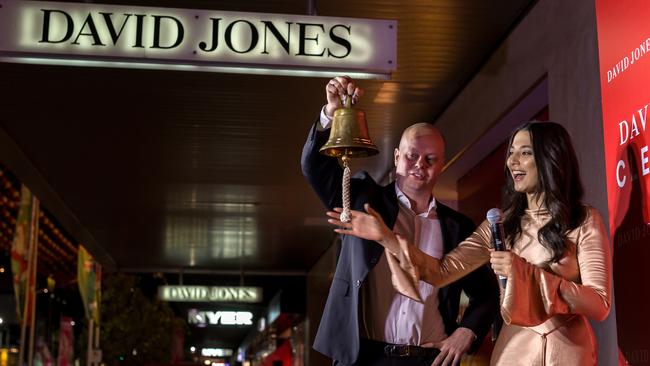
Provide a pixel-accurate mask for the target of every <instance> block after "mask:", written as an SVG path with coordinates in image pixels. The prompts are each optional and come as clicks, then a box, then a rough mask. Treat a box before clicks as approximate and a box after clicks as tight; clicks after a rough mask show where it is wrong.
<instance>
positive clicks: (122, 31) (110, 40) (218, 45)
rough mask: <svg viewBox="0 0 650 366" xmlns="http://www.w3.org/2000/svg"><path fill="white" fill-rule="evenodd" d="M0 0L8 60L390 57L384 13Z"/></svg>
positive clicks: (330, 65) (392, 44)
mask: <svg viewBox="0 0 650 366" xmlns="http://www.w3.org/2000/svg"><path fill="white" fill-rule="evenodd" d="M0 5H1V7H0V54H1V56H2V58H3V60H5V61H12V60H15V61H21V60H22V61H23V62H25V61H26V60H30V59H34V58H37V59H39V60H44V61H43V62H47V61H48V60H49V61H51V62H52V63H55V61H56V62H65V61H68V62H72V61H75V62H77V63H79V62H80V61H85V62H89V63H91V64H92V63H93V62H94V63H97V62H103V63H106V64H107V65H108V66H110V64H111V63H113V64H114V65H115V64H117V63H119V65H120V66H121V67H130V66H136V65H139V66H142V65H143V64H144V65H147V64H148V65H158V66H165V67H170V68H171V67H174V66H179V67H185V68H196V67H199V68H208V69H209V68H210V67H213V68H216V69H217V70H220V71H228V70H230V71H238V70H239V72H246V71H245V70H246V69H251V70H260V68H261V69H262V70H264V69H265V68H266V69H267V70H269V72H272V71H271V70H276V71H275V72H274V73H278V71H279V70H289V69H291V70H312V71H314V70H321V71H324V70H330V71H337V72H346V71H350V72H367V73H374V74H375V75H376V76H378V75H384V76H387V75H389V74H390V72H391V71H392V70H395V68H396V66H397V60H396V48H397V45H396V43H397V41H396V39H397V37H396V35H397V22H396V21H390V20H371V19H354V18H332V17H316V16H300V15H282V14H262V13H240V12H227V11H217V10H188V9H170V8H150V7H139V6H138V7H136V6H113V5H102V4H83V3H61V2H39V1H19V0H0ZM242 68H244V69H242ZM258 72H259V71H258Z"/></svg>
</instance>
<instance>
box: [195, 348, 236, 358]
mask: <svg viewBox="0 0 650 366" xmlns="http://www.w3.org/2000/svg"><path fill="white" fill-rule="evenodd" d="M201 356H204V357H230V356H232V350H231V349H227V348H202V349H201Z"/></svg>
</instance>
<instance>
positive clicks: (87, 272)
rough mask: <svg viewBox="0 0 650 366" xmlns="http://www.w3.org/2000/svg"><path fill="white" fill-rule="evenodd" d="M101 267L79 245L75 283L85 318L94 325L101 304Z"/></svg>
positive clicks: (97, 318)
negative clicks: (90, 320) (82, 304)
mask: <svg viewBox="0 0 650 366" xmlns="http://www.w3.org/2000/svg"><path fill="white" fill-rule="evenodd" d="M101 281H102V267H101V265H100V264H99V263H97V262H96V261H95V259H94V258H93V257H92V256H91V255H90V253H88V251H86V248H84V247H83V246H82V245H79V256H78V257H77V282H78V284H79V292H80V293H81V299H82V300H83V303H84V309H85V310H86V318H88V319H90V318H92V319H93V320H94V321H95V325H99V304H100V303H101V290H102V284H101Z"/></svg>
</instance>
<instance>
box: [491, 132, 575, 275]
mask: <svg viewBox="0 0 650 366" xmlns="http://www.w3.org/2000/svg"><path fill="white" fill-rule="evenodd" d="M519 131H528V132H529V133H530V138H531V142H532V144H533V155H534V158H535V164H536V165H537V176H538V182H537V192H536V193H535V194H536V195H537V198H542V197H543V201H542V203H543V207H546V209H547V210H548V211H549V213H550V216H551V219H550V221H549V222H548V223H547V224H546V225H544V226H543V227H542V228H541V229H540V230H539V232H538V240H539V242H540V243H541V244H542V245H543V246H544V247H546V248H547V249H549V250H550V251H551V253H552V256H551V259H550V260H549V262H548V263H549V264H550V263H553V262H557V261H559V260H560V259H561V258H562V256H563V255H564V253H565V251H566V249H567V241H566V236H567V234H568V232H569V231H571V230H573V229H575V228H577V227H578V226H579V225H580V224H581V223H582V222H583V221H584V220H585V217H586V215H587V209H586V207H585V206H584V205H583V203H582V196H583V194H584V189H583V187H582V181H581V179H580V167H579V166H578V159H577V157H576V154H575V151H574V149H573V145H572V144H571V137H569V134H568V132H567V131H566V130H565V129H564V127H562V125H560V124H558V123H555V122H527V123H525V124H524V125H522V126H521V127H519V128H517V129H515V130H514V131H513V132H512V134H511V135H510V139H509V142H508V152H507V153H506V164H505V175H506V184H505V189H504V195H503V208H504V211H505V216H506V217H505V219H504V222H503V228H504V231H505V235H506V237H507V238H508V239H509V240H508V242H509V243H510V245H512V243H513V242H514V241H515V240H516V239H517V238H519V236H521V218H522V216H523V215H524V213H525V212H524V211H525V210H526V208H528V200H527V198H526V193H523V192H517V191H515V189H514V182H513V179H512V175H511V174H510V171H509V170H508V166H507V158H508V156H509V154H510V153H509V150H510V146H512V140H513V139H514V137H515V135H516V134H517V133H518V132H519Z"/></svg>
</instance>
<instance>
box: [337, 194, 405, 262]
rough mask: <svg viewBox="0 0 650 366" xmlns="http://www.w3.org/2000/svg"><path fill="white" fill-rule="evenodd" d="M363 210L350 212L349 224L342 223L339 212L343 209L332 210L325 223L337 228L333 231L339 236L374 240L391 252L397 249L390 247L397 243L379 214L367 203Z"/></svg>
mask: <svg viewBox="0 0 650 366" xmlns="http://www.w3.org/2000/svg"><path fill="white" fill-rule="evenodd" d="M363 208H364V209H365V210H366V212H362V211H357V210H352V211H351V220H350V222H342V221H341V212H342V211H343V209H341V208H340V207H336V208H334V211H327V216H329V217H330V218H329V219H328V220H327V222H329V223H330V224H332V225H335V226H337V228H336V229H334V231H335V232H337V233H339V234H344V235H353V236H356V237H359V238H362V239H366V240H374V241H376V242H378V243H379V244H381V245H383V246H384V247H386V248H387V249H389V250H391V251H394V249H397V248H398V247H392V246H393V245H394V244H397V245H399V244H398V243H397V238H396V237H395V234H393V232H392V231H391V230H390V229H389V228H388V226H386V224H385V223H384V220H383V219H382V218H381V216H380V215H379V213H377V211H375V210H373V209H372V207H370V205H369V204H367V203H366V204H365V205H364V206H363ZM391 244H393V245H391ZM389 246H390V248H389Z"/></svg>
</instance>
